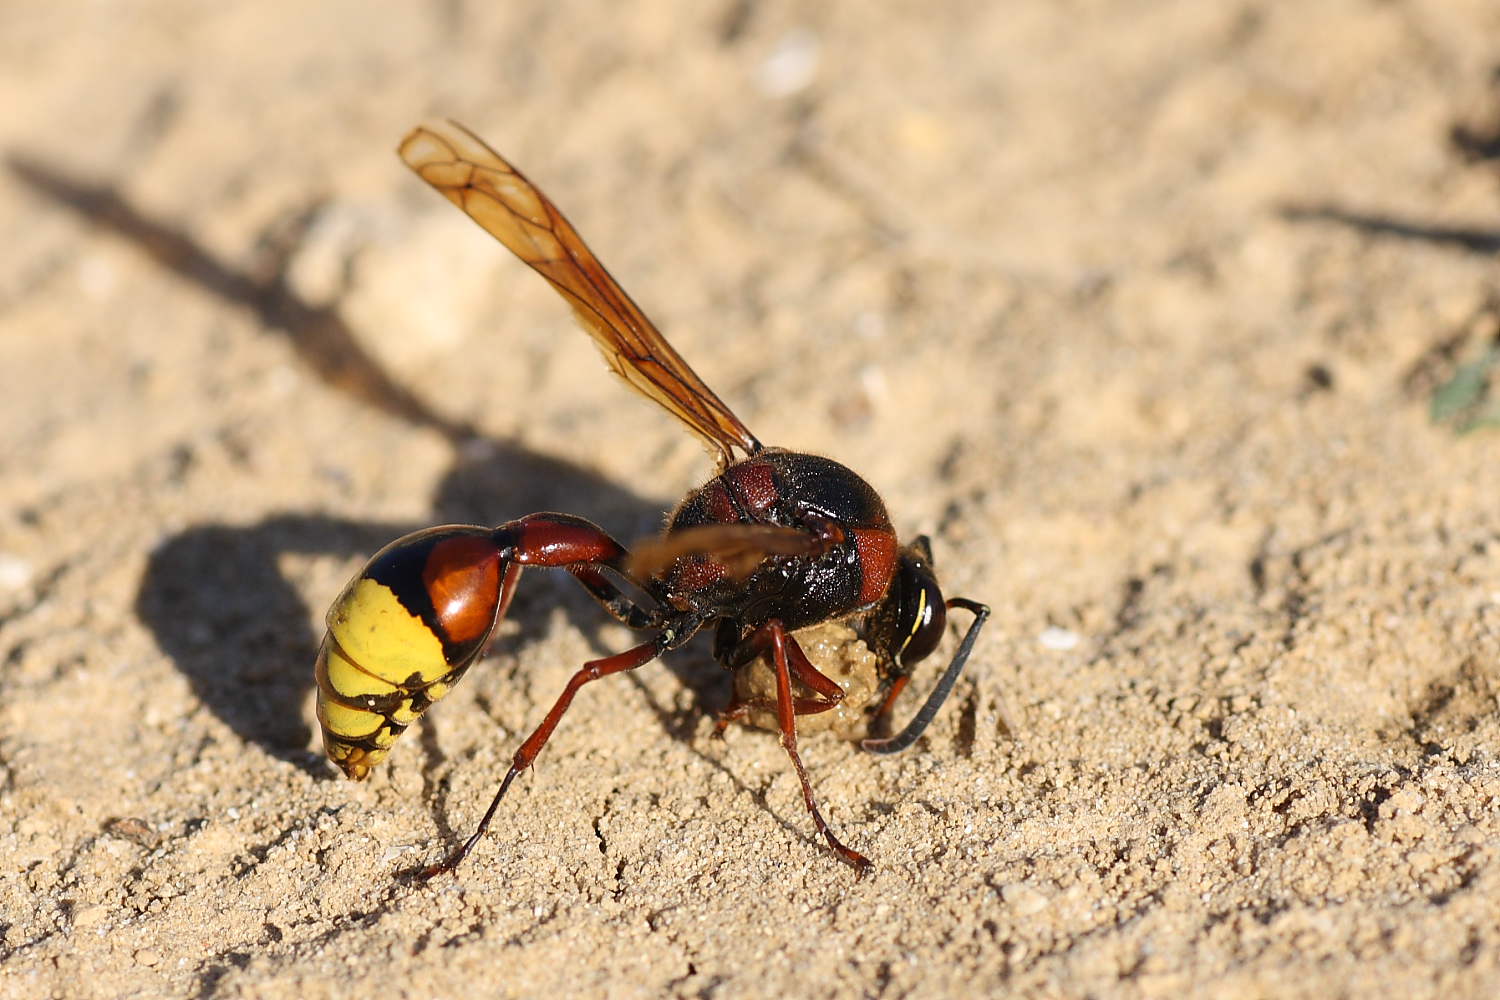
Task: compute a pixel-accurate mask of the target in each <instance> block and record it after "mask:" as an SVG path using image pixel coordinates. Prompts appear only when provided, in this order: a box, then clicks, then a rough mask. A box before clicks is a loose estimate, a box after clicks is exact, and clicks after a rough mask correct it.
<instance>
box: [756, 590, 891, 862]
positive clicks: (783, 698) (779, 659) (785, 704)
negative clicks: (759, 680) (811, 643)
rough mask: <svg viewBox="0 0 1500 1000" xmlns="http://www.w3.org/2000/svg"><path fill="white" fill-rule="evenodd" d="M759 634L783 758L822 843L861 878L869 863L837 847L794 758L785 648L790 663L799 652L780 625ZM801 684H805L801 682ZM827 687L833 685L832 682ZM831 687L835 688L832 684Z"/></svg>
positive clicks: (793, 720)
mask: <svg viewBox="0 0 1500 1000" xmlns="http://www.w3.org/2000/svg"><path fill="white" fill-rule="evenodd" d="M762 630H764V631H765V632H767V634H768V636H769V638H770V643H771V653H772V658H773V659H774V661H775V663H776V715H777V722H778V723H779V724H780V727H781V746H782V748H783V749H784V750H786V755H787V756H788V757H790V758H791V759H792V766H793V767H795V768H796V769H797V780H798V781H800V782H801V783H802V801H803V802H804V803H805V804H806V805H807V811H808V812H809V813H810V814H811V815H812V819H813V825H814V826H816V827H817V828H818V832H819V833H821V834H822V835H823V839H824V840H826V841H828V846H829V847H831V848H833V850H834V853H836V854H837V855H838V856H839V857H840V858H841V859H843V860H844V861H845V862H847V863H848V864H849V865H851V866H853V868H854V870H855V871H856V872H858V873H859V874H861V875H863V874H864V873H865V872H866V871H868V870H869V868H870V860H869V859H868V858H866V857H865V856H864V855H863V854H860V853H859V852H858V851H855V850H852V849H850V848H848V847H845V846H844V845H843V844H842V843H840V842H839V839H838V838H837V837H835V836H834V835H833V831H832V830H830V829H829V828H828V824H827V823H825V822H823V814H822V813H820V812H818V804H817V803H816V802H814V801H813V793H812V785H811V784H810V783H809V782H808V780H807V769H806V768H804V767H803V766H802V758H801V757H800V756H799V755H798V754H797V712H796V705H795V699H793V698H792V672H791V670H790V668H789V667H788V666H787V659H788V656H787V647H788V646H791V647H792V648H796V649H797V653H796V654H793V656H792V657H791V658H792V659H796V657H797V655H800V654H801V653H802V651H801V649H800V648H797V646H796V643H795V641H794V640H792V639H790V638H789V637H788V636H787V634H786V629H784V628H783V627H782V625H781V622H779V621H777V620H775V619H772V620H771V621H769V622H767V623H766V624H765V625H764V626H762ZM802 661H803V662H804V663H806V662H807V657H806V656H805V655H802ZM807 668H808V669H810V670H812V672H813V673H814V674H817V676H819V677H822V676H823V675H822V674H818V672H817V670H813V669H812V664H811V663H807ZM799 679H801V678H800V677H799ZM823 680H825V681H827V680H828V678H826V677H823ZM803 683H807V682H806V681H803ZM828 683H830V684H833V682H832V681H828ZM834 687H838V685H837V684H834ZM815 690H816V689H815ZM839 695H840V697H842V696H843V691H842V690H840V691H839ZM828 707H829V708H832V707H833V706H832V705H829V706H828Z"/></svg>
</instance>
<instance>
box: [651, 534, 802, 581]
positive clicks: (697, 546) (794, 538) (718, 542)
mask: <svg viewBox="0 0 1500 1000" xmlns="http://www.w3.org/2000/svg"><path fill="white" fill-rule="evenodd" d="M825 548H826V542H825V541H824V540H823V539H821V538H819V537H817V536H816V535H813V534H812V533H810V532H807V531H804V530H802V529H801V528H789V527H786V526H784V525H780V524H740V523H735V524H701V525H695V526H694V527H691V528H680V529H678V530H677V531H674V532H672V533H671V534H669V535H667V536H665V537H663V538H653V539H651V540H650V541H645V542H641V543H640V544H638V545H636V546H635V548H634V549H633V550H632V552H631V556H630V572H631V574H632V575H633V576H634V577H635V578H636V579H640V580H644V579H647V578H649V577H653V576H656V575H658V574H659V573H661V572H663V571H664V570H666V568H667V567H668V566H670V565H672V563H674V562H676V561H677V560H678V559H680V558H682V557H683V556H696V555H701V556H708V557H709V558H710V559H713V560H714V561H715V562H718V563H720V564H722V565H723V566H724V568H725V569H726V570H727V571H728V573H729V576H730V577H731V578H732V579H736V580H742V579H744V578H745V577H747V576H749V575H750V574H752V573H754V572H755V571H756V570H757V569H758V568H759V567H760V565H761V563H763V562H765V560H766V559H767V558H769V557H771V556H813V555H818V554H819V553H821V552H822V551H823V550H824V549H825Z"/></svg>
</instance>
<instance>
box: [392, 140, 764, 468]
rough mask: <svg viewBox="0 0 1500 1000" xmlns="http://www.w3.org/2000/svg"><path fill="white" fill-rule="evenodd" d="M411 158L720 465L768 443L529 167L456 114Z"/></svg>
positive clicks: (408, 143)
mask: <svg viewBox="0 0 1500 1000" xmlns="http://www.w3.org/2000/svg"><path fill="white" fill-rule="evenodd" d="M398 152H399V153H400V154H401V159H402V160H404V161H406V165H407V166H409V167H411V168H412V170H414V171H416V172H417V176H419V177H421V178H422V179H423V180H424V181H426V182H427V183H428V184H431V185H432V186H433V187H435V188H437V190H438V191H439V192H440V193H442V194H443V196H444V197H446V198H447V199H448V200H449V201H451V202H453V204H455V205H457V206H458V207H459V208H461V209H463V210H464V212H465V213H466V214H467V215H468V216H469V218H471V219H473V220H474V221H475V222H477V223H479V225H481V226H483V227H484V228H485V229H486V230H487V231H488V232H489V233H490V235H492V236H494V237H495V238H496V239H497V240H499V241H500V242H501V243H504V244H505V245H506V247H508V248H509V249H510V251H511V253H513V254H515V255H516V256H517V257H520V258H521V259H522V260H523V261H525V262H526V263H527V264H528V265H530V266H531V268H532V270H534V271H536V272H537V273H538V274H540V275H541V276H542V277H544V278H546V279H547V280H548V281H549V282H551V284H552V287H553V288H555V289H557V291H558V294H560V295H561V296H562V297H563V298H565V299H567V300H568V304H569V305H571V306H572V307H573V311H574V313H575V314H577V316H578V319H579V321H580V322H582V324H583V327H584V329H585V330H587V331H588V332H589V335H590V336H592V337H593V338H594V341H595V342H596V343H598V345H599V348H600V349H601V350H602V351H603V352H604V360H605V361H606V362H608V364H609V367H610V368H611V369H612V370H613V371H614V372H615V374H617V375H619V376H620V377H621V378H623V379H624V380H625V381H626V382H629V383H630V385H631V386H632V387H633V388H634V389H635V390H636V391H637V392H640V393H641V394H642V395H644V396H646V397H647V398H649V399H653V400H655V401H656V402H658V403H660V404H661V405H662V406H664V407H666V408H667V410H669V411H670V412H671V413H672V414H673V415H674V416H676V417H677V419H679V420H681V421H682V422H683V423H684V424H687V426H688V429H689V430H691V431H692V432H693V433H695V434H697V435H698V436H699V437H701V438H703V439H704V440H705V441H707V442H708V443H709V444H710V445H711V446H712V447H713V448H714V449H715V450H717V452H718V454H719V458H720V462H721V464H727V463H729V462H731V461H733V460H734V454H733V451H734V449H735V448H739V449H740V450H741V451H743V452H744V453H745V454H746V455H753V454H754V453H756V452H758V451H759V450H760V447H761V446H760V442H759V441H757V440H756V439H755V435H753V434H751V433H750V431H749V429H748V428H747V427H745V425H744V424H742V423H740V420H739V418H738V417H736V416H735V415H734V414H733V413H731V412H730V411H729V407H727V406H725V405H724V403H723V402H722V401H721V400H720V399H719V397H718V396H716V395H714V393H713V390H712V389H710V388H709V387H708V386H706V385H704V384H703V380H702V379H700V378H699V377H698V375H697V373H696V372H694V371H693V369H691V368H689V367H688V363H687V362H686V361H684V360H682V357H681V355H679V354H678V353H677V352H676V351H675V350H673V349H672V345H671V344H669V343H667V341H666V338H664V337H663V336H662V335H661V333H660V332H658V331H657V329H656V327H654V326H652V325H651V321H650V320H649V319H647V318H646V315H645V314H644V313H643V312H641V310H640V308H639V307H638V306H637V305H636V304H635V303H634V302H632V301H631V300H630V296H628V295H626V294H625V291H624V289H622V288H621V287H620V286H619V284H618V283H616V281H615V279H614V278H612V277H610V275H609V272H608V271H606V270H605V269H604V265H603V264H601V263H599V260H598V258H596V257H595V256H594V254H593V252H592V251H590V250H589V248H588V247H587V246H585V245H584V242H583V240H582V239H581V238H580V237H579V235H578V232H577V231H576V230H575V229H574V228H573V227H572V226H571V225H570V224H569V223H568V220H567V219H565V218H563V214H562V213H561V212H559V211H558V210H557V206H556V205H553V204H552V202H551V201H549V200H548V199H547V196H546V195H544V194H542V192H541V191H538V190H537V189H536V187H535V186H533V185H532V183H531V182H530V181H528V180H527V179H526V178H525V177H524V176H522V174H521V172H520V171H519V170H517V169H516V168H515V167H513V166H511V165H510V164H509V163H507V162H505V160H504V159H503V158H502V157H501V156H500V154H498V153H496V152H495V151H494V150H493V149H491V148H490V147H488V146H486V145H485V144H484V142H483V141H482V140H481V139H479V137H477V136H476V135H474V134H473V133H472V132H470V131H469V130H468V129H466V128H464V127H463V126H462V125H459V124H458V123H456V122H447V123H445V124H441V125H434V126H426V127H421V128H417V129H415V130H414V131H413V132H412V133H411V135H409V136H407V137H406V139H405V140H404V141H403V142H402V143H401V146H400V148H399V150H398Z"/></svg>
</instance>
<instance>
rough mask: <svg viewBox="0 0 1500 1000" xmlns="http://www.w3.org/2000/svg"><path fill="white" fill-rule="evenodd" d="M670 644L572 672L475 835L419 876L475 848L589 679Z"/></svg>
mask: <svg viewBox="0 0 1500 1000" xmlns="http://www.w3.org/2000/svg"><path fill="white" fill-rule="evenodd" d="M669 647H670V642H669V639H668V637H667V636H665V635H661V636H657V637H656V638H655V639H652V640H651V641H650V642H643V643H641V644H640V645H639V646H634V647H632V648H630V649H627V650H625V651H624V652H623V653H616V654H615V655H613V656H606V657H604V658H603V659H601V660H590V661H589V662H587V663H585V664H584V665H583V666H582V667H581V668H580V669H579V670H578V672H577V673H575V674H574V675H573V677H572V679H571V680H569V681H568V686H567V687H565V688H563V693H562V694H561V695H560V696H559V697H558V699H557V702H556V703H555V704H554V705H553V706H552V710H551V711H549V712H548V713H547V716H546V718H544V719H542V724H541V725H540V726H537V727H536V731H535V732H533V733H532V734H531V735H530V736H528V737H527V738H526V742H524V743H522V744H521V747H520V749H519V750H517V751H516V755H515V756H514V757H513V758H511V763H510V770H509V771H507V772H506V773H505V779H504V780H503V781H501V782H500V790H499V791H498V792H496V793H495V798H494V799H493V800H492V801H491V802H490V807H489V808H488V809H486V810H485V811H484V818H483V819H481V820H480V821H479V828H478V829H477V830H475V831H474V834H473V836H471V837H470V838H469V839H468V840H466V841H464V844H463V846H462V847H460V848H459V849H458V850H456V851H454V852H453V853H452V854H451V855H449V856H448V858H447V860H445V861H442V862H440V863H438V864H435V865H428V866H427V867H426V868H423V869H421V870H420V871H418V872H417V877H418V878H421V879H429V878H432V877H433V876H435V875H441V874H443V873H444V872H451V871H452V870H453V869H455V868H457V867H458V866H459V864H460V863H461V862H462V861H463V859H464V858H466V857H468V856H469V852H470V851H472V850H473V849H474V845H475V844H477V843H479V838H481V837H483V836H484V833H485V831H486V830H488V829H489V827H490V820H491V819H493V818H494V816H495V810H496V809H498V808H499V806H500V800H501V799H503V798H505V793H506V791H507V790H509V788H510V783H511V782H512V781H514V780H516V775H518V774H520V773H521V772H522V771H524V770H526V769H527V768H528V767H530V766H531V764H532V762H533V761H535V760H536V758H537V754H539V753H541V752H542V747H544V746H546V745H547V739H548V738H549V737H550V736H551V735H552V731H553V730H554V729H556V728H557V724H558V722H559V721H561V719H562V717H563V713H565V712H567V710H568V706H569V705H571V704H572V703H573V695H575V694H577V693H578V689H579V688H581V687H583V686H584V685H585V684H587V683H588V682H589V681H596V680H598V679H599V678H601V677H606V676H608V675H609V674H618V673H621V672H622V671H625V670H634V669H635V668H636V667H639V666H641V665H643V664H646V663H650V662H651V661H652V660H654V659H656V658H657V657H658V656H660V655H661V654H662V652H663V651H665V650H666V649H668V648H669ZM799 766H800V765H799Z"/></svg>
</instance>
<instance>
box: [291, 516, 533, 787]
mask: <svg viewBox="0 0 1500 1000" xmlns="http://www.w3.org/2000/svg"><path fill="white" fill-rule="evenodd" d="M506 562H507V558H506V554H505V553H504V552H502V550H501V549H500V548H498V547H497V546H496V544H495V541H494V538H493V532H492V531H491V530H490V529H487V528H480V527H475V526H468V525H445V526H443V527H439V528H429V529H427V530H426V531H419V532H417V533H415V534H412V535H407V536H406V537H405V538H401V539H398V540H397V541H395V542H393V543H391V544H390V545H387V546H386V547H385V548H384V549H382V550H381V551H380V552H378V553H377V554H376V555H375V557H374V558H373V559H371V560H370V562H369V563H368V564H367V565H366V566H365V568H364V569H363V570H361V571H360V574H359V575H358V576H356V577H355V578H354V579H353V580H351V581H350V582H349V585H348V586H347V587H345V588H344V592H343V593H342V594H340V595H339V598H338V600H336V601H335V602H334V604H333V607H332V608H330V609H329V611H328V634H327V636H326V637H325V638H324V640H323V646H322V649H321V650H320V651H319V653H318V663H317V682H318V721H319V722H320V723H321V724H322V727H323V744H324V747H325V749H326V750H327V752H328V757H329V759H330V760H332V761H333V762H334V763H336V764H338V765H339V767H341V768H342V769H343V771H344V773H345V774H347V775H348V776H349V777H350V778H353V779H355V780H356V781H358V780H361V779H363V778H364V777H366V776H367V775H368V774H369V771H370V768H371V767H373V766H374V765H375V764H378V763H379V762H380V761H381V760H382V759H384V757H385V755H386V754H387V753H388V752H389V750H390V747H391V745H392V744H394V743H395V742H396V739H397V737H399V736H400V735H401V734H402V733H403V732H405V730H406V727H407V726H408V725H410V724H411V723H412V722H414V721H415V720H416V719H417V717H418V716H420V715H421V714H422V713H423V712H424V711H426V710H427V707H428V706H429V705H431V704H432V703H433V702H435V701H437V700H438V699H439V698H441V697H443V695H445V694H447V693H448V691H449V689H451V687H452V686H453V684H454V683H455V682H456V681H457V680H458V679H459V677H461V676H462V675H463V672H464V671H465V670H466V669H467V668H468V666H469V664H470V663H472V662H473V661H474V660H475V659H476V658H477V657H478V655H479V653H480V652H482V651H483V649H484V645H485V642H486V641H487V640H488V639H489V637H490V633H491V632H493V631H494V628H495V623H496V621H497V620H498V619H499V616H500V613H501V610H502V609H501V603H502V594H503V591H504V589H505V579H506V568H507V567H506V565H505V563H506Z"/></svg>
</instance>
